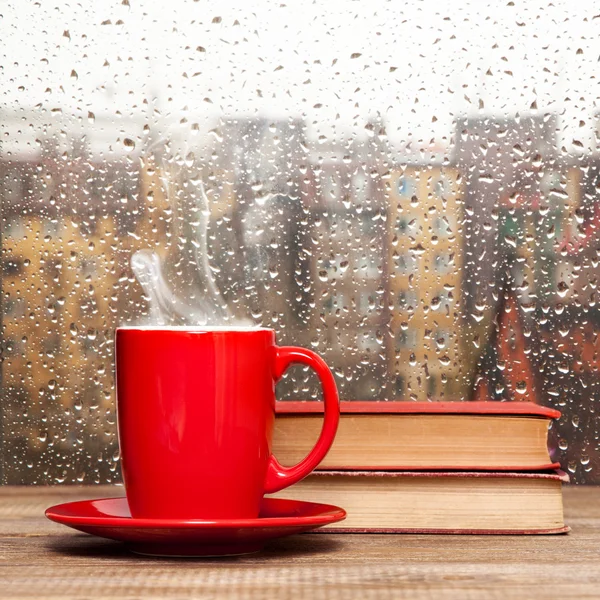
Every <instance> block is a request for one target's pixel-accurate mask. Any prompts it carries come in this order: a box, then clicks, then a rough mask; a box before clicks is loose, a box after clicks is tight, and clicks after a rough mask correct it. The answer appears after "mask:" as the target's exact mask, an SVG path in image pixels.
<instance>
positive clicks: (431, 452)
mask: <svg viewBox="0 0 600 600" xmlns="http://www.w3.org/2000/svg"><path fill="white" fill-rule="evenodd" d="M322 411H323V405H322V403H320V402H316V401H307V402H289V401H288V402H278V403H277V419H276V420H275V430H274V435H273V451H274V454H275V456H277V458H278V459H279V461H280V462H281V463H282V464H285V465H292V464H295V463H296V462H298V460H300V459H301V458H302V457H303V456H305V455H306V454H307V453H308V451H309V450H310V449H311V448H312V446H313V445H314V442H315V441H316V439H317V437H318V435H319V431H320V429H321V424H322V417H323V415H322ZM341 411H342V415H341V418H340V425H339V428H338V432H337V435H336V439H335V442H334V444H333V446H332V448H331V450H330V451H329V453H328V455H327V456H326V457H325V459H324V461H323V462H322V463H321V465H320V466H319V469H321V470H380V471H383V470H402V471H408V470H440V471H441V470H462V471H486V470H495V471H541V470H552V469H556V468H558V463H555V462H554V461H553V460H552V458H551V457H550V455H549V452H548V428H549V425H550V423H551V421H552V420H553V419H556V418H558V417H559V416H560V413H559V412H558V411H556V410H552V409H549V408H545V407H542V406H539V405H536V404H532V403H528V402H431V403H430V402H342V403H341Z"/></svg>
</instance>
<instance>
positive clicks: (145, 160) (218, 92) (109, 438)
mask: <svg viewBox="0 0 600 600" xmlns="http://www.w3.org/2000/svg"><path fill="white" fill-rule="evenodd" d="M150 4H151V3H147V5H146V4H145V3H137V2H136V3H135V6H134V2H133V0H132V2H131V5H130V3H129V1H128V0H123V1H122V2H100V3H99V4H98V6H94V7H88V8H85V9H83V8H81V7H80V8H77V9H73V11H71V12H69V14H68V15H65V14H64V12H61V11H60V10H55V9H56V8H57V7H58V5H56V7H52V6H51V5H48V6H45V7H44V8H42V7H41V6H39V5H38V4H37V3H27V5H26V6H25V5H22V6H21V5H18V4H17V3H14V4H13V3H9V6H8V10H7V14H6V15H5V17H4V20H5V26H6V31H9V32H10V35H7V36H6V43H5V48H4V50H3V51H2V52H3V56H2V62H3V70H2V71H1V72H0V78H1V79H2V80H3V82H4V85H3V90H5V91H3V92H2V93H1V95H0V134H1V136H2V137H1V138H0V144H1V145H0V198H1V202H2V224H1V225H2V226H1V234H2V301H1V313H2V401H1V404H0V425H1V428H0V430H1V433H0V443H1V454H0V475H1V482H2V483H57V482H73V483H76V482H85V483H92V482H98V483H101V482H112V481H117V480H118V479H119V477H120V475H119V465H118V460H119V455H118V444H117V438H116V416H115V394H114V383H113V368H114V364H113V357H114V353H113V335H114V328H115V327H116V326H117V325H124V324H127V323H138V322H141V321H143V320H144V319H147V318H148V316H149V314H150V311H151V307H150V305H149V301H148V300H149V298H148V296H147V295H145V293H144V290H142V288H141V286H140V285H139V283H138V282H137V280H136V278H135V276H134V274H133V272H132V269H131V257H132V255H133V253H134V252H136V251H138V250H145V249H150V250H153V251H155V252H156V253H157V254H158V255H159V256H161V257H162V258H163V260H164V261H165V265H166V266H167V267H168V268H169V281H170V282H171V284H172V285H173V288H174V291H175V292H178V293H180V294H181V295H183V296H184V297H185V293H186V289H189V285H190V283H189V282H190V280H191V279H193V278H194V273H193V272H192V271H193V267H194V264H193V263H191V262H190V261H189V260H188V258H187V257H188V254H187V253H188V252H189V248H190V244H193V243H194V239H193V237H194V233H193V231H194V227H197V225H195V222H194V221H193V219H192V217H191V216H190V215H189V214H188V212H187V209H186V206H185V205H182V203H181V202H180V201H179V200H178V196H177V194H174V193H172V189H173V188H174V187H178V188H185V187H186V185H188V184H189V183H190V182H192V181H193V182H194V184H195V183H196V182H197V181H201V182H202V183H203V185H204V188H205V190H206V195H207V198H208V206H207V207H206V215H205V216H206V217H207V218H208V234H207V241H208V249H207V257H208V262H209V264H210V270H211V273H212V277H214V279H215V281H216V283H217V285H218V287H219V290H220V292H221V294H222V296H223V299H224V300H225V301H226V303H227V305H228V307H229V309H230V310H231V312H232V313H233V314H234V315H235V316H236V317H237V318H239V319H246V320H250V321H252V322H253V323H256V324H260V325H263V326H269V327H273V328H274V329H275V330H276V331H277V336H278V340H279V342H280V343H281V344H286V343H287V344H291V343H293V344H295V345H304V346H306V347H309V348H312V349H313V350H315V351H316V352H318V353H320V354H321V355H322V356H323V357H324V359H325V360H326V361H327V363H328V364H329V365H330V366H331V368H332V370H333V372H334V373H335V377H336V381H337V384H338V387H339V390H340V394H341V397H342V399H344V400H404V401H407V402H410V401H432V402H435V401H440V400H457V401H458V400H460V401H472V400H497V401H532V402H537V403H540V404H544V405H547V406H552V407H555V408H559V409H560V410H561V411H562V414H563V417H562V418H561V420H560V421H559V422H558V424H557V425H556V426H555V428H554V431H553V432H552V435H551V440H552V444H553V449H552V450H553V453H554V456H555V458H556V459H557V460H559V461H561V463H562V464H563V465H564V467H565V468H566V469H567V470H568V471H569V472H570V474H571V476H572V478H573V479H574V480H575V481H578V482H582V483H585V482H596V483H598V482H600V470H599V469H600V445H599V442H598V433H599V429H600V427H599V425H598V422H597V419H596V416H595V413H596V407H597V406H600V396H599V394H600V390H599V386H600V375H599V373H598V365H599V364H600V363H599V361H600V355H599V351H600V340H599V339H598V337H599V333H600V312H599V311H598V308H597V306H596V302H597V300H596V287H597V282H598V277H599V275H600V266H599V262H600V252H599V250H600V106H598V104H599V98H598V92H597V81H596V72H597V60H598V55H599V54H600V43H599V42H598V41H596V39H595V37H596V36H594V35H593V31H594V27H597V23H598V19H599V18H600V15H596V14H594V12H593V10H591V9H592V8H593V4H592V3H589V5H587V4H586V3H581V4H580V5H578V6H577V7H576V8H574V7H573V6H571V5H570V4H568V3H566V2H559V3H555V4H554V5H549V6H545V5H544V4H543V3H539V5H538V3H534V2H529V3H527V4H524V3H517V2H509V3H508V4H507V6H506V7H502V8H497V9H496V7H494V6H491V5H490V6H487V5H485V6H484V5H482V4H475V3H470V2H466V1H464V2H458V3H457V4H456V6H452V7H448V8H447V9H445V11H446V12H440V10H439V9H438V8H437V4H436V3H435V2H433V1H422V2H417V3H414V6H411V7H407V8H403V10H404V12H403V13H398V12H397V11H396V9H394V8H393V6H392V4H389V3H386V2H383V1H382V2H376V3H374V4H372V3H369V6H366V5H365V4H364V3H362V4H361V3H350V4H349V5H348V6H347V7H346V6H345V5H340V6H336V5H335V3H333V5H332V4H331V3H328V4H327V7H325V5H311V6H310V7H308V6H307V7H305V9H303V10H299V9H298V8H297V7H296V8H294V7H292V8H289V7H286V6H285V5H281V4H277V3H272V2H269V1H267V0H265V1H261V2H259V3H257V6H256V7H255V8H254V9H253V10H252V11H251V10H250V9H249V8H247V7H246V8H245V7H244V6H243V5H241V4H239V3H236V2H227V3H225V5H224V6H223V5H222V4H220V3H219V4H218V5H217V4H216V3H215V4H214V5H213V6H211V7H210V9H211V10H209V11H208V12H207V6H204V7H202V10H200V7H199V6H198V4H197V3H194V2H191V1H190V2H186V1H183V0H182V1H178V2H175V3H174V10H173V13H172V14H169V15H168V18H165V16H164V15H161V14H160V12H159V11H157V9H156V8H154V7H152V6H150ZM208 4H209V5H210V4H211V3H208ZM350 6H351V8H350ZM541 8H545V9H546V11H545V13H541V12H540V10H539V9H541ZM588 9H589V10H588ZM594 19H595V20H594ZM11 25H12V27H11ZM240 48H243V49H240ZM175 149H176V150H175ZM190 269H192V271H190ZM186 286H187V287H186ZM318 393H319V387H318V384H317V383H316V381H315V379H314V378H313V376H312V375H311V373H310V372H308V371H306V370H305V369H301V368H296V369H294V370H292V371H290V373H289V375H288V376H287V377H286V378H285V379H284V380H283V381H282V382H281V383H280V384H279V385H278V395H279V397H280V398H282V399H291V398H294V399H311V398H317V397H318Z"/></svg>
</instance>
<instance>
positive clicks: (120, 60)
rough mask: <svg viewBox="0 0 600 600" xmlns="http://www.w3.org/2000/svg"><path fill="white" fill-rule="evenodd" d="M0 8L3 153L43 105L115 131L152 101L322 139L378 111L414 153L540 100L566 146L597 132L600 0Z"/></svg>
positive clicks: (165, 108)
mask: <svg viewBox="0 0 600 600" xmlns="http://www.w3.org/2000/svg"><path fill="white" fill-rule="evenodd" d="M128 4H129V5H128ZM0 14H2V15H3V16H2V18H1V19H0V37H1V39H2V46H1V48H2V49H1V50H0V52H1V55H0V65H1V70H0V90H2V91H1V92H0V107H1V108H2V109H3V110H5V111H7V110H8V112H5V115H8V116H6V117H5V119H4V120H5V121H6V120H7V119H8V120H9V121H11V123H10V124H5V125H4V126H3V127H4V130H5V131H4V135H3V138H4V150H5V151H6V149H7V148H10V147H13V146H14V147H17V146H18V143H17V142H19V140H20V141H21V142H23V140H25V139H27V140H29V141H28V142H27V143H28V144H30V143H31V140H32V139H33V138H35V136H36V131H35V130H36V128H38V127H39V125H38V124H37V122H35V123H34V127H33V128H29V129H28V127H27V125H28V124H29V122H30V121H32V117H31V116H30V115H31V114H32V113H33V114H36V113H37V114H40V115H44V118H45V119H46V120H49V121H50V122H52V120H53V119H54V120H55V121H56V122H58V121H59V120H60V119H61V118H65V115H70V114H73V115H75V119H74V120H72V119H71V120H70V121H69V123H70V126H72V127H76V126H79V125H81V126H82V127H87V128H88V129H91V130H93V129H94V128H96V129H98V128H100V127H105V128H106V123H105V122H104V121H103V119H107V120H108V121H109V122H115V123H116V124H117V128H118V126H119V123H122V122H126V121H127V120H128V119H130V118H133V119H136V120H140V121H141V120H143V119H144V118H148V117H147V116H146V117H144V116H143V115H144V114H145V115H148V114H149V113H148V112H147V111H148V105H144V104H143V101H144V99H146V100H148V101H150V103H151V105H152V103H153V102H155V106H156V108H157V109H158V111H159V113H160V114H159V113H154V114H152V115H150V117H149V118H150V119H151V121H158V120H161V121H162V122H172V121H175V122H177V121H179V120H180V119H181V118H182V117H183V116H185V117H186V118H187V119H188V120H189V122H190V123H192V122H197V123H199V125H200V127H201V129H204V128H206V129H208V128H209V127H210V124H211V123H213V122H214V121H215V120H216V119H218V117H219V116H222V115H226V116H231V115H234V114H243V115H256V114H259V115H264V116H273V117H286V116H295V117H297V116H303V117H304V118H305V119H306V120H307V123H308V126H309V133H310V135H311V137H317V136H319V135H325V136H327V137H328V138H329V137H331V136H335V135H340V134H346V135H347V134H348V133H350V134H354V135H357V136H359V137H360V136H364V135H365V131H364V125H365V122H366V120H367V119H368V118H370V117H373V116H375V115H377V114H380V115H382V116H383V118H384V119H385V120H386V122H387V124H388V133H389V136H390V139H391V141H392V143H393V144H394V145H395V146H396V147H397V148H403V147H405V146H406V144H407V143H408V142H412V149H413V150H415V149H417V148H419V147H421V146H424V147H427V146H428V145H429V143H430V140H432V139H433V140H434V144H435V145H436V146H441V147H444V146H447V145H448V144H449V142H450V136H451V134H452V131H453V127H452V123H453V120H454V119H455V118H456V116H458V115H464V114H468V115H478V114H486V115H487V114H493V115H514V114H515V113H516V112H532V111H536V110H537V111H540V112H556V113H558V114H559V115H560V129H561V131H560V134H559V135H560V138H561V142H562V143H564V145H565V147H566V148H567V149H571V148H574V149H575V150H577V151H582V148H578V144H576V145H575V146H573V140H578V141H580V142H581V143H582V144H583V149H588V148H591V147H592V144H593V129H594V123H593V115H594V113H595V112H597V111H598V110H599V108H598V104H599V102H600V99H599V93H600V92H599V86H598V79H597V74H598V70H599V69H598V67H599V64H600V63H599V62H598V60H599V56H600V36H599V35H598V31H600V2H597V1H596V2H594V1H592V0H578V1H577V2H573V0H553V2H552V3H550V2H541V1H539V0H515V1H514V2H505V1H503V2H496V1H493V2H489V3H486V2H478V1H467V0H453V1H452V2H437V1H435V0H422V1H412V2H398V1H397V0H392V1H390V2H387V1H385V0H368V1H366V0H361V1H349V0H344V1H342V0H329V1H317V2H313V3H308V2H306V1H303V0H292V1H290V2H288V3H285V4H284V3H282V2H280V1H279V2H276V1H272V0H252V1H251V2H249V1H248V0H218V1H207V0H200V1H198V2H194V1H193V0H169V1H168V2H165V1H162V0H161V1H158V0H155V1H141V0H125V3H122V0H116V1H115V0H95V1H94V2H93V3H92V2H87V1H85V0H82V2H80V3H76V2H69V1H62V2H58V1H56V0H55V1H54V2H51V1H46V0H43V1H41V2H33V1H29V0H11V1H6V0H5V1H4V2H0ZM103 23H104V24H103ZM21 108H24V109H26V112H24V113H22V114H23V115H25V122H22V123H20V124H19V126H18V127H15V124H14V112H11V111H13V110H14V109H17V110H18V109H21ZM44 109H45V111H46V112H42V111H44ZM53 109H54V112H52V111H53ZM57 109H61V110H62V112H60V111H59V110H57ZM144 111H146V112H144ZM88 113H93V114H94V115H95V116H96V117H97V118H96V122H95V123H92V122H90V120H89V119H88ZM61 115H62V116H61ZM0 127H2V125H0ZM126 127H127V126H125V128H126ZM28 131H29V133H28ZM19 132H20V133H19ZM7 134H8V135H7ZM107 135H109V136H113V137H114V136H115V134H114V132H109V133H108V134H107ZM32 136H33V137H32ZM21 150H23V143H21Z"/></svg>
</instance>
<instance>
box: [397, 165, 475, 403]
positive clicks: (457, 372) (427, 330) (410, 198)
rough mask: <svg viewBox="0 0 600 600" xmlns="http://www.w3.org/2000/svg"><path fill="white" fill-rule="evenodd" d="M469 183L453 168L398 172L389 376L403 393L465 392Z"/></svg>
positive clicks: (447, 395)
mask: <svg viewBox="0 0 600 600" xmlns="http://www.w3.org/2000/svg"><path fill="white" fill-rule="evenodd" d="M463 181H464V180H463V178H462V177H461V173H460V171H459V170H457V169H454V168H447V167H433V166H432V167H427V166H410V165H403V166H401V167H398V168H396V169H394V170H393V171H392V174H391V178H390V186H389V199H388V202H389V205H388V210H389V212H388V217H387V226H388V234H387V247H386V251H387V253H388V257H387V264H388V269H389V288H388V296H389V300H388V304H389V309H390V332H391V337H392V343H391V344H390V345H389V350H388V357H389V359H388V360H389V367H388V377H390V378H391V379H393V382H394V392H393V395H394V397H396V398H402V399H407V400H408V399H412V400H427V399H440V400H441V399H460V398H461V392H463V393H464V387H465V383H464V379H463V377H462V376H461V368H462V360H461V358H462V356H461V352H462V349H463V348H462V344H463V340H462V327H463V316H462V304H463V290H462V285H463V275H462V268H463V235H462V231H463V203H464V186H463ZM463 397H464V396H463Z"/></svg>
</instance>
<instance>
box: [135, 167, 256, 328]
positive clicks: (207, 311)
mask: <svg viewBox="0 0 600 600" xmlns="http://www.w3.org/2000/svg"><path fill="white" fill-rule="evenodd" d="M164 183H165V188H166V190H167V193H168V196H169V199H170V201H171V204H172V208H173V215H174V219H173V223H174V228H175V231H174V235H173V239H174V240H175V242H174V243H173V244H172V246H171V247H170V249H169V252H168V253H167V256H166V257H165V259H164V260H161V258H160V256H159V255H158V254H157V253H156V252H154V251H152V250H138V251H137V252H135V253H134V254H133V256H132V258H131V267H132V269H133V272H134V274H135V276H136V278H137V280H138V281H139V283H140V285H141V286H142V288H143V289H144V292H145V295H146V297H147V298H148V301H149V303H150V313H149V315H148V318H147V324H150V325H206V326H215V325H235V326H240V325H241V326H251V323H249V322H246V321H243V322H240V320H239V319H235V320H234V317H233V315H232V314H231V312H230V310H229V308H228V306H227V304H226V302H225V301H224V300H223V298H222V296H221V293H220V292H219V289H218V287H217V285H216V282H215V280H214V278H213V274H212V271H211V268H210V264H209V258H208V241H207V232H208V221H209V216H210V211H209V206H208V198H207V197H206V193H205V191H204V186H203V185H202V182H201V180H200V178H199V177H195V178H193V177H192V178H186V179H185V180H184V181H177V182H173V181H168V182H164Z"/></svg>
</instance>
